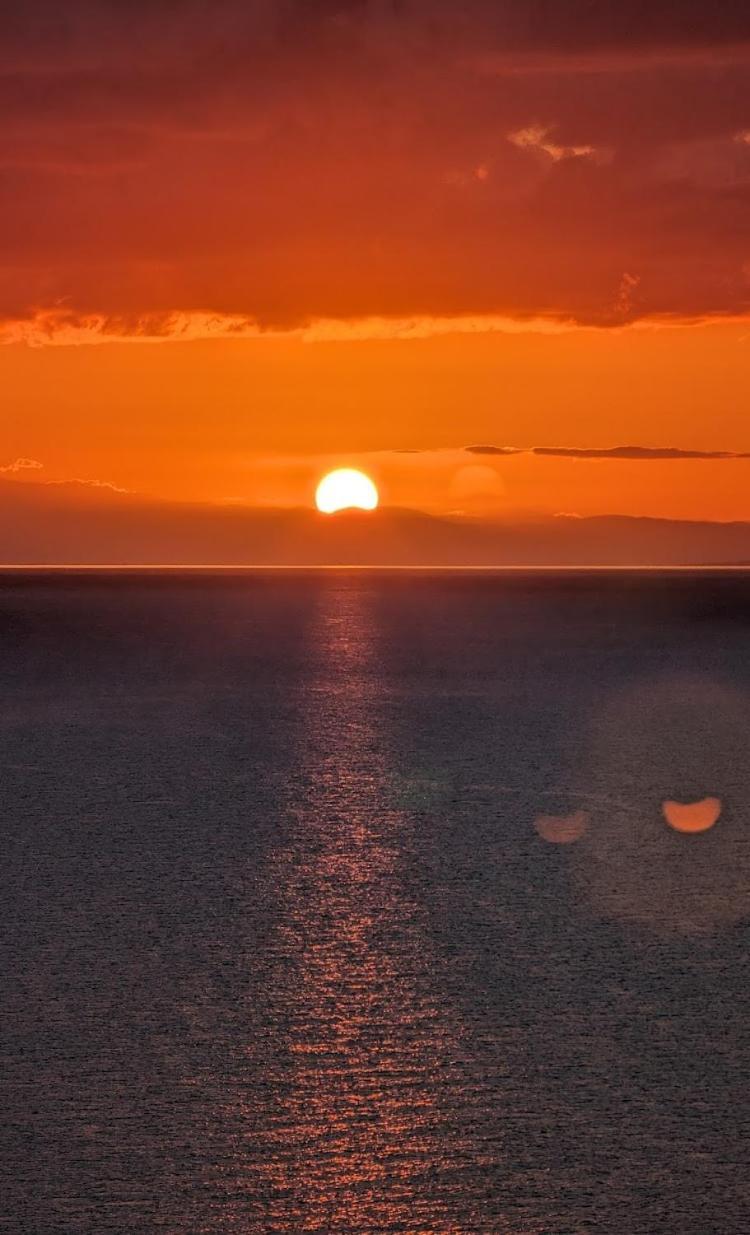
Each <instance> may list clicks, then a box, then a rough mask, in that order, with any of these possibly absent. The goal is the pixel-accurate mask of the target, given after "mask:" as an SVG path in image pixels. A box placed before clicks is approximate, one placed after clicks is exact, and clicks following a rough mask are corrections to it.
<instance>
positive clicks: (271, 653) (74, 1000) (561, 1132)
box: [0, 572, 750, 1235]
mask: <svg viewBox="0 0 750 1235" xmlns="http://www.w3.org/2000/svg"><path fill="white" fill-rule="evenodd" d="M749 650H750V577H746V576H743V575H737V574H735V575H727V576H721V575H706V576H702V577H701V576H689V575H664V576H659V575H656V574H646V575H637V574H633V575H630V574H616V575H605V574H592V575H577V574H569V575H567V574H566V575H557V576H544V575H528V576H526V575H466V576H461V575H450V574H446V575H431V574H417V575H406V574H398V575H388V574H374V573H373V574H370V573H365V574H359V573H339V574H337V573H335V572H329V573H321V574H295V573H279V574H266V575H262V574H249V575H236V576H230V577H223V578H222V577H212V576H196V577H192V578H191V577H184V576H179V575H178V576H148V577H144V576H141V577H137V576H136V577H127V576H122V577H109V578H108V577H106V576H91V577H87V578H77V577H72V576H58V577H55V578H51V577H44V576H40V577H38V578H36V579H34V578H31V577H29V576H26V577H23V576H7V575H6V576H3V577H0V688H1V693H0V829H1V830H2V837H1V848H0V928H1V929H2V963H3V982H2V989H1V993H0V1033H1V1035H2V1037H1V1039H0V1067H1V1069H2V1073H1V1074H2V1123H1V1130H0V1196H2V1202H1V1204H0V1229H1V1230H7V1231H9V1232H13V1233H14V1235H16V1233H18V1235H57V1233H60V1235H63V1233H64V1235H77V1233H78V1232H81V1233H83V1232H85V1233H91V1235H111V1233H120V1232H122V1233H129V1232H136V1233H138V1235H148V1233H150V1232H152V1231H153V1232H170V1233H172V1235H193V1233H195V1235H198V1233H203V1232H205V1233H208V1232H211V1233H212V1235H213V1233H214V1232H215V1233H216V1235H219V1233H221V1235H234V1233H235V1232H237V1233H239V1232H243V1233H247V1232H250V1233H254V1232H260V1233H263V1235H265V1233H272V1232H285V1233H287V1232H318V1233H320V1235H327V1233H332V1235H333V1233H336V1235H339V1233H341V1235H364V1233H365V1232H366V1233H368V1235H369V1233H374V1232H378V1233H379V1232H383V1233H391V1232H411V1233H413V1235H428V1233H429V1235H449V1233H464V1235H480V1233H485V1232H486V1233H488V1235H505V1233H508V1235H580V1233H582V1232H590V1231H592V1232H593V1231H602V1232H606V1233H608V1235H610V1233H611V1235H657V1233H664V1235H729V1233H730V1232H731V1233H734V1232H736V1233H737V1235H740V1233H741V1235H747V1232H748V1230H750V1184H749V1182H748V1181H749V1180H750V1171H749V1170H748V1166H749V1165H750V1163H749V1162H748V1159H749V1157H750V1154H749V1152H748V1151H749V1145H750V1116H749V1114H748V1097H749V1089H750V1082H749V1080H748V1074H749V1071H750V1019H749V1017H748V1010H749V996H748V989H749V984H750V966H749V965H748V944H749V943H750V930H749V929H748V922H749V921H750V830H749V829H750V724H748V715H749V713H750V707H749V703H750V657H749V656H748V651H749ZM705 796H715V797H719V798H720V799H721V803H722V813H721V817H720V819H719V821H718V823H717V824H716V825H715V827H713V828H712V829H711V830H710V831H707V832H704V833H701V834H696V835H684V834H681V833H678V832H676V831H674V830H672V829H670V828H668V827H667V825H666V823H665V822H664V819H663V817H662V815H661V809H660V808H661V803H662V801H663V800H664V799H669V798H672V799H676V800H680V801H683V802H690V801H696V800H699V799H701V798H703V797H705ZM540 816H545V817H547V822H546V823H542V824H541V825H540V827H541V829H542V831H545V830H546V831H547V833H550V830H551V831H552V832H553V833H554V830H555V828H558V830H559V829H560V828H562V830H563V831H565V829H566V827H567V828H568V831H569V832H570V830H571V827H572V830H573V831H575V830H576V829H578V830H582V829H583V828H584V827H585V833H584V835H583V836H582V837H581V839H579V840H578V841H577V842H575V843H570V844H555V843H549V842H547V841H545V840H543V839H542V838H541V837H540V835H539V834H538V833H537V831H536V830H535V828H534V826H533V825H534V821H535V820H536V819H539V817H540ZM550 817H553V818H552V823H550V822H549V818H550ZM571 817H572V820H573V823H572V824H570V819H571ZM561 818H562V819H564V818H568V821H569V822H568V824H565V823H562V824H561V823H560V822H559V821H560V819H561ZM579 824H580V827H579Z"/></svg>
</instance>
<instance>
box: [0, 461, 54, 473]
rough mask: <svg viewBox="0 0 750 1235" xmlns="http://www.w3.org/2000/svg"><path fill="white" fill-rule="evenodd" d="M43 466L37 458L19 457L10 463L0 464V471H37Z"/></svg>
mask: <svg viewBox="0 0 750 1235" xmlns="http://www.w3.org/2000/svg"><path fill="white" fill-rule="evenodd" d="M43 467H44V464H43V463H40V462H39V460H38V459H24V458H20V459H14V460H13V462H12V463H6V464H5V465H4V466H0V472H5V473H9V474H13V473H14V472H27V471H38V470H39V468H43Z"/></svg>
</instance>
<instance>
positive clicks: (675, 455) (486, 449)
mask: <svg viewBox="0 0 750 1235" xmlns="http://www.w3.org/2000/svg"><path fill="white" fill-rule="evenodd" d="M465 450H466V451H467V453H468V454H472V455H500V456H506V455H519V454H529V455H540V456H542V457H544V456H546V457H548V458H555V459H634V460H638V461H643V460H649V459H660V460H664V459H750V452H746V451H736V450H684V449H681V448H680V447H676V446H608V447H591V446H527V447H519V446H466V447H465Z"/></svg>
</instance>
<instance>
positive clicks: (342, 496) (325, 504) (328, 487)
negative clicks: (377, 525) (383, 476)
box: [315, 467, 378, 515]
mask: <svg viewBox="0 0 750 1235" xmlns="http://www.w3.org/2000/svg"><path fill="white" fill-rule="evenodd" d="M377 504H378V491H377V489H376V488H375V485H374V484H373V482H372V481H371V480H370V477H369V476H366V475H365V473H364V472H358V471H357V470H356V468H353V467H340V468H337V470H336V471H335V472H329V473H328V475H327V476H324V477H323V479H322V480H321V482H320V484H319V485H318V487H317V489H316V491H315V505H316V506H317V508H318V510H319V511H321V512H322V513H323V514H325V515H332V514H335V513H336V511H337V510H348V509H350V508H351V507H353V506H355V507H357V508H358V509H359V510H374V509H375V507H376V506H377Z"/></svg>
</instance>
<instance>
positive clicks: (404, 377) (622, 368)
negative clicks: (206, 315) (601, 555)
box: [0, 323, 750, 519]
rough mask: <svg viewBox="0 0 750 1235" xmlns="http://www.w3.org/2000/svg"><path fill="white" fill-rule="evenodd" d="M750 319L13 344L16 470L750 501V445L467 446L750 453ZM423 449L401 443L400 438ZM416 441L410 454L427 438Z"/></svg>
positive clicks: (709, 512)
mask: <svg viewBox="0 0 750 1235" xmlns="http://www.w3.org/2000/svg"><path fill="white" fill-rule="evenodd" d="M749 349H750V325H748V327H745V326H744V325H742V324H737V323H732V324H724V325H711V326H702V327H699V326H694V327H689V328H669V329H659V330H655V329H644V328H636V327H629V328H623V329H620V330H604V329H584V328H578V329H573V330H571V331H569V332H566V333H560V334H554V335H550V334H544V333H534V332H531V331H530V332H528V333H520V334H506V333H494V334H482V335H461V334H453V335H446V336H443V335H439V336H436V337H432V338H425V339H413V340H388V341H383V340H378V339H371V340H367V341H359V342H347V341H340V342H302V341H297V340H293V341H288V340H284V339H267V340H266V339H260V340H242V341H231V342H227V341H216V340H212V341H199V342H191V343H130V344H123V343H115V344H99V345H86V344H84V345H77V346H73V345H71V346H49V347H42V348H32V347H29V346H27V345H26V344H20V343H19V344H13V345H7V346H5V347H4V348H2V349H0V382H1V383H2V387H3V390H4V391H5V392H6V403H5V414H4V415H3V419H2V424H0V459H2V461H3V464H4V465H5V466H9V465H13V463H14V461H15V460H16V459H24V458H25V459H30V460H34V461H36V462H38V463H40V464H42V465H43V466H42V467H39V468H28V469H25V468H19V469H18V470H16V471H15V472H8V473H5V475H6V477H8V478H9V479H10V478H12V479H14V480H16V481H17V482H24V481H27V482H28V481H33V482H36V483H38V482H40V481H57V480H68V479H78V480H92V481H93V480H96V481H105V482H107V483H109V484H113V485H116V486H118V487H121V488H125V489H129V490H132V491H135V492H138V493H142V494H146V495H150V496H154V497H162V498H169V499H178V500H188V501H193V500H200V501H212V502H243V503H249V504H260V505H266V506H269V505H270V506H275V505H280V506H286V505H291V506H295V505H305V504H308V503H309V502H310V501H311V498H312V493H313V489H314V485H315V481H316V479H317V477H318V476H319V475H320V473H321V472H322V471H324V470H325V469H326V468H328V467H332V466H336V465H338V464H340V463H347V464H354V465H355V466H360V467H362V468H364V469H365V470H367V471H368V472H370V473H371V474H372V475H373V477H374V478H375V479H376V481H377V482H378V484H379V486H380V488H381V494H382V500H383V502H384V503H386V504H393V505H397V506H414V507H417V508H420V509H424V510H429V511H435V512H441V513H446V512H449V511H462V510H465V511H466V512H467V513H486V514H495V515H501V516H502V517H508V516H511V517H513V516H517V515H522V514H524V513H529V512H546V513H549V514H555V513H557V512H560V511H564V512H566V513H573V514H581V515H587V514H606V513H622V514H639V515H652V516H663V517H669V518H699V519H747V518H750V459H741V458H740V459H733V458H730V459H716V460H714V459H702V458H699V459H691V458H679V457H678V458H669V459H666V460H664V459H659V458H636V459H608V458H606V457H604V458H575V457H573V458H571V457H565V456H563V457H554V456H551V457H549V456H548V457H545V456H539V455H535V454H531V453H519V454H513V455H508V456H501V455H481V456H480V455H472V454H469V453H467V452H466V447H469V446H472V445H495V446H499V447H507V446H513V447H537V448H538V447H542V448H554V447H561V448H585V449H592V448H600V449H605V450H606V449H609V448H613V447H618V446H623V445H628V446H629V445H638V446H640V447H644V448H645V447H652V448H675V447H676V448H679V449H680V450H683V451H696V452H700V451H707V452H710V451H716V450H719V451H730V452H743V451H749V452H750V418H748V416H747V414H746V407H747V403H748V397H749V396H750V367H749V366H748V355H749ZM407 451H408V452H410V453H403V452H407ZM412 452H413V453H412Z"/></svg>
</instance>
